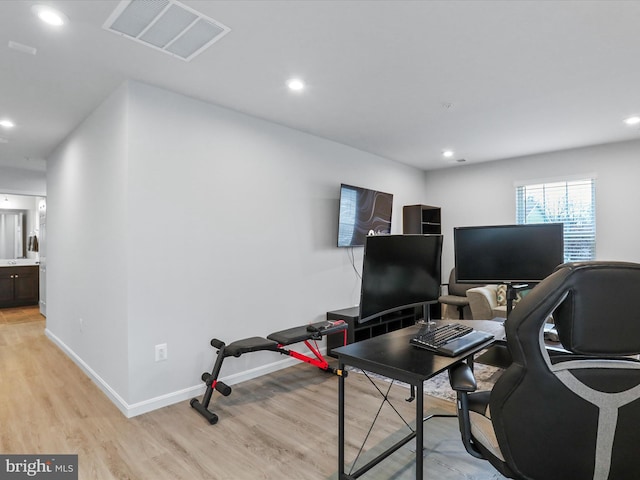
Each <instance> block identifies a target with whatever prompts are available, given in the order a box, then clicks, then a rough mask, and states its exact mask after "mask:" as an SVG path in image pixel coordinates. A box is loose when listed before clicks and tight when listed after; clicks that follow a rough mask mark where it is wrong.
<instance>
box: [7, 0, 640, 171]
mask: <svg viewBox="0 0 640 480" xmlns="http://www.w3.org/2000/svg"><path fill="white" fill-rule="evenodd" d="M36 3H39V2H36V1H30V0H19V1H12V0H3V1H1V2H0V68H1V69H0V118H2V117H10V118H12V119H13V120H14V121H15V122H16V124H17V125H16V127H15V128H13V129H12V130H10V131H8V130H2V129H0V137H3V138H4V139H6V140H8V142H7V143H0V165H11V166H19V167H24V168H44V165H45V162H44V159H45V158H46V157H47V156H48V155H49V153H50V152H51V151H52V149H53V148H54V147H55V146H56V145H57V144H58V143H59V142H60V141H61V140H62V139H64V137H65V136H66V135H67V134H68V133H69V132H71V131H72V130H73V129H74V128H75V127H76V126H77V125H78V123H79V122H81V121H82V119H83V118H85V117H86V116H87V115H88V114H89V113H90V112H91V111H93V110H94V109H95V108H96V107H97V106H98V105H99V104H100V102H102V101H103V100H104V99H105V98H106V97H107V96H108V95H109V94H110V93H111V92H112V91H113V90H115V89H116V88H117V87H118V86H119V85H120V84H121V83H122V82H123V81H124V80H126V79H134V80H138V81H142V82H146V83H149V84H153V85H157V86H159V87H163V88H166V89H169V90H172V91H176V92H180V93H183V94H186V95H189V96H192V97H195V98H198V99H202V100H205V101H208V102H212V103H215V104H218V105H222V106H225V107H228V108H232V109H234V110H238V111H241V112H245V113H248V114H251V115H255V116H257V117H261V118H265V119H267V120H270V121H273V122H276V123H279V124H282V125H286V126H289V127H292V128H296V129H299V130H302V131H305V132H309V133H312V134H314V135H318V136H320V137H325V138H328V139H331V140H334V141H336V142H340V143H343V144H346V145H350V146H353V147H355V148H358V149H361V150H364V151H367V152H371V153H375V154H377V155H380V156H383V157H386V158H389V159H393V160H397V161H398V162H402V163H406V164H409V165H414V166H417V167H420V168H423V169H432V168H440V167H445V166H451V165H452V164H455V160H457V159H460V158H464V159H466V164H472V163H475V162H482V161H489V160H497V159H501V158H508V157H514V156H521V155H527V154H533V153H539V152H545V151H552V150H560V149H566V148H572V147H579V146H587V145H595V144H600V143H608V142H617V141H624V140H630V139H637V138H640V127H638V126H635V127H629V126H627V125H625V124H624V123H623V119H624V118H625V117H627V116H630V115H632V114H640V61H639V60H640V1H612V0H609V1H545V0H543V1H503V0H499V1H482V0H478V1H472V0H467V1H383V0H375V1H373V0H371V1H355V0H353V1H348V0H343V1H338V0H336V1H332V0H324V1H312V0H304V1H291V0H289V1H269V0H258V1H193V0H185V1H184V2H183V3H184V4H186V5H187V6H189V7H191V8H193V9H195V10H197V11H199V12H202V13H203V14H204V15H207V16H209V17H211V18H213V19H215V20H217V21H218V22H221V23H222V24H224V25H226V26H228V27H229V28H231V31H230V33H228V34H227V35H226V36H225V37H223V38H222V39H221V40H220V41H218V42H217V43H215V44H213V45H212V46H211V47H210V48H209V49H207V50H206V51H204V52H203V53H202V54H200V55H199V56H197V57H196V58H195V59H193V60H192V61H191V62H184V61H182V60H179V59H176V58H174V57H171V56H169V55H167V54H165V53H162V52H159V51H156V50H153V49H151V48H149V47H145V46H144V45H141V44H139V43H136V42H133V41H131V40H129V39H127V38H124V37H121V36H118V35H115V34H113V33H111V32H108V31H106V30H104V29H103V28H102V25H103V23H104V22H105V20H106V19H107V18H108V17H109V15H110V14H111V13H112V12H113V10H114V9H115V8H116V6H117V5H118V3H119V2H118V1H117V0H116V1H108V0H86V1H78V0H71V1H54V0H46V1H44V0H43V2H40V3H46V4H49V5H51V6H54V7H56V8H58V9H59V10H61V11H62V12H64V13H65V14H66V15H67V16H68V18H69V20H70V21H69V24H68V25H67V26H66V27H65V28H57V29H56V28H54V27H51V26H48V25H45V24H43V23H42V22H40V21H39V20H38V19H37V18H36V17H35V16H34V15H33V14H32V13H31V10H30V7H31V6H32V5H34V4H36ZM9 41H14V42H19V43H21V44H25V45H28V46H31V47H35V48H36V49H37V54H36V55H35V56H34V55H29V54H25V53H21V52H17V51H15V50H12V49H9V48H8V43H9ZM294 75H295V76H299V77H301V78H303V79H304V80H305V81H306V82H307V84H308V88H307V89H306V90H305V91H304V92H302V93H298V94H295V93H292V92H290V91H288V89H287V88H286V86H285V81H286V80H287V79H288V78H289V77H291V76H294ZM447 148H451V149H454V150H455V152H456V155H455V157H454V158H453V159H448V160H445V159H443V158H442V155H441V153H442V151H443V150H444V149H447ZM460 165H464V164H460Z"/></svg>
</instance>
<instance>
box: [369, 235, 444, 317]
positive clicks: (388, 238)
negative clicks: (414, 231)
mask: <svg viewBox="0 0 640 480" xmlns="http://www.w3.org/2000/svg"><path fill="white" fill-rule="evenodd" d="M441 256H442V235H380V236H373V237H367V238H366V242H365V249H364V261H363V265H362V290H361V294H360V322H366V321H368V320H371V319H373V318H376V317H379V316H380V315H384V314H385V313H389V312H393V311H396V310H400V309H403V308H407V307H412V306H418V305H423V304H425V303H427V302H433V301H437V299H438V297H439V296H440V283H441Z"/></svg>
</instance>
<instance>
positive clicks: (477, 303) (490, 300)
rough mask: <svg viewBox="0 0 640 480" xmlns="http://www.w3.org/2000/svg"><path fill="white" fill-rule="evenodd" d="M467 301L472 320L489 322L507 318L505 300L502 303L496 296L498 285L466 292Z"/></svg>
mask: <svg viewBox="0 0 640 480" xmlns="http://www.w3.org/2000/svg"><path fill="white" fill-rule="evenodd" d="M467 299H468V300H469V308H470V309H471V317H472V318H473V319H474V320H491V319H492V318H496V317H501V318H507V305H506V299H505V301H503V299H502V298H499V295H498V285H485V286H483V287H475V288H470V289H469V290H467Z"/></svg>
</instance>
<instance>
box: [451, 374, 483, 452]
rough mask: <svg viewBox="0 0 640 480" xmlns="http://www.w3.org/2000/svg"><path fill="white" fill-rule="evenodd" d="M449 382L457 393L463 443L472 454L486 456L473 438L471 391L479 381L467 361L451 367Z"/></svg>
mask: <svg viewBox="0 0 640 480" xmlns="http://www.w3.org/2000/svg"><path fill="white" fill-rule="evenodd" d="M449 383H450V384H451V388H453V389H454V390H455V391H456V393H457V402H456V407H457V410H458V427H459V428H460V435H461V437H462V444H463V445H464V448H465V450H466V451H467V452H468V453H469V454H470V455H472V456H474V457H476V458H484V456H483V455H482V453H481V452H480V450H479V449H478V447H476V445H475V444H474V442H473V440H472V438H471V419H470V416H469V411H470V408H469V406H470V399H469V397H470V396H469V392H474V391H475V390H476V388H477V383H476V379H475V377H474V376H473V372H472V371H471V368H470V367H469V365H467V364H466V363H459V364H458V365H456V366H454V367H452V368H450V369H449ZM483 393H484V392H483Z"/></svg>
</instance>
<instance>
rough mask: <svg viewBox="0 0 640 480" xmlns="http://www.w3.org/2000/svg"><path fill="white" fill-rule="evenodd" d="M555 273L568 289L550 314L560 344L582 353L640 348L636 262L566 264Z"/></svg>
mask: <svg viewBox="0 0 640 480" xmlns="http://www.w3.org/2000/svg"><path fill="white" fill-rule="evenodd" d="M554 275H560V276H561V277H563V282H562V285H561V286H560V288H561V290H562V291H563V292H564V294H566V298H565V299H564V300H563V301H562V303H561V304H560V305H559V306H558V308H557V309H556V310H555V312H554V313H553V318H554V322H555V323H556V328H557V330H558V335H559V337H560V341H561V342H562V345H563V346H564V348H566V349H567V350H570V351H572V352H574V353H578V354H583V355H632V354H637V353H639V352H640V264H636V263H627V262H600V261H599V262H580V263H566V264H563V265H560V266H559V267H558V268H557V269H556V272H554V274H553V275H552V276H554ZM540 285H542V284H540Z"/></svg>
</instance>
